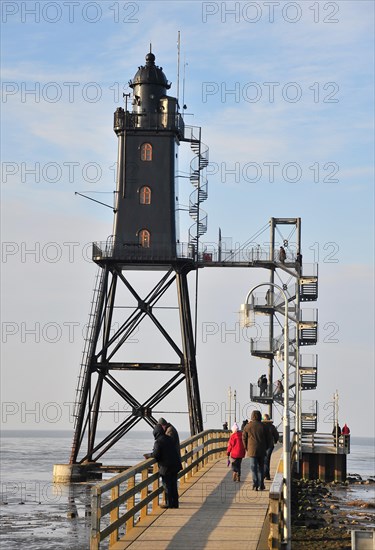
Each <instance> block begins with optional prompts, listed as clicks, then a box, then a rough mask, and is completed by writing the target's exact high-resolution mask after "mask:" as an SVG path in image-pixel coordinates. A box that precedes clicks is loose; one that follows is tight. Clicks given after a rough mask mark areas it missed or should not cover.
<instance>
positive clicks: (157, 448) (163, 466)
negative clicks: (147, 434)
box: [143, 424, 182, 508]
mask: <svg viewBox="0 0 375 550" xmlns="http://www.w3.org/2000/svg"><path fill="white" fill-rule="evenodd" d="M153 434H154V438H155V442H154V448H153V450H152V453H150V454H145V455H143V456H144V457H145V458H154V459H155V460H156V461H157V463H158V466H159V474H160V477H161V479H162V484H163V487H164V491H165V504H161V505H160V508H178V506H179V503H178V488H177V474H178V472H179V471H180V470H181V469H182V464H181V459H180V456H179V454H178V453H177V449H176V445H175V443H174V442H173V440H172V438H171V437H169V436H168V435H165V433H164V430H163V428H162V426H161V425H160V424H156V426H155V428H154V431H153Z"/></svg>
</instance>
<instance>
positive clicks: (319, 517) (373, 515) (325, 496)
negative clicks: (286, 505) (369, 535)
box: [292, 476, 375, 550]
mask: <svg viewBox="0 0 375 550" xmlns="http://www.w3.org/2000/svg"><path fill="white" fill-rule="evenodd" d="M358 478H359V476H355V477H353V478H352V479H351V481H347V482H345V483H323V482H320V481H306V480H299V481H295V482H293V489H292V547H294V548H298V550H299V549H301V550H305V549H306V550H307V549H315V548H316V549H324V550H334V549H339V548H340V549H342V550H351V530H352V529H371V530H372V529H374V528H375V483H374V481H373V480H366V481H362V480H360V479H358Z"/></svg>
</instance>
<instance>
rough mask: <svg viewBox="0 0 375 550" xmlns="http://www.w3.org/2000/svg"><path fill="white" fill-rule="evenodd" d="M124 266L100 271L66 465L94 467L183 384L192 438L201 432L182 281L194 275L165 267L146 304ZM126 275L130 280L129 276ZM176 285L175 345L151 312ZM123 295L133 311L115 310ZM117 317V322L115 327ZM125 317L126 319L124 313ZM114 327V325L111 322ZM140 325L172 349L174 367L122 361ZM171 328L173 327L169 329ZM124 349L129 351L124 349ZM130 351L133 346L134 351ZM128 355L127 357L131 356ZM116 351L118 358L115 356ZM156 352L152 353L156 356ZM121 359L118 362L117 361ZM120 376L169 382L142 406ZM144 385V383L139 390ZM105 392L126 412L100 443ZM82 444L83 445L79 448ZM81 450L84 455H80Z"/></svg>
mask: <svg viewBox="0 0 375 550" xmlns="http://www.w3.org/2000/svg"><path fill="white" fill-rule="evenodd" d="M126 269H127V266H124V264H120V263H112V262H111V263H110V262H108V263H105V264H104V265H102V266H101V267H100V268H99V270H100V271H99V274H98V279H97V285H96V289H95V291H94V298H93V307H92V311H91V314H90V318H91V321H90V323H89V327H88V335H87V340H86V348H85V351H84V356H83V360H82V364H81V373H80V378H79V382H78V387H77V398H76V403H75V413H74V414H75V417H76V426H75V432H74V438H73V446H72V452H71V457H70V464H78V463H79V464H82V463H85V462H95V461H97V460H98V459H99V458H100V457H101V456H103V455H104V454H105V453H106V452H107V451H108V450H109V449H110V448H111V447H113V445H115V443H117V442H118V441H119V440H120V439H121V438H122V437H123V436H124V435H125V434H126V433H127V432H128V431H129V430H131V429H132V428H134V427H135V426H136V425H137V424H138V422H140V421H141V420H142V419H143V420H145V421H146V422H147V423H148V424H149V425H150V426H151V427H153V426H154V425H155V424H156V423H157V420H156V419H155V418H154V416H153V410H154V409H155V407H156V406H157V405H158V404H159V403H160V402H161V401H162V400H163V399H164V398H165V397H167V396H168V395H169V394H170V393H171V392H172V391H173V390H174V389H175V388H177V387H178V386H179V385H180V384H181V383H182V382H183V381H185V383H186V392H187V407H188V411H187V412H188V414H189V420H190V431H191V434H192V435H193V434H196V433H198V432H200V431H202V430H203V421H202V412H201V402H200V395H199V386H198V376H197V367H196V355H195V342H194V334H193V328H192V322H191V312H190V303H189V291H188V283H187V275H188V273H189V271H191V270H192V269H195V267H194V264H193V263H191V262H176V263H175V264H173V265H170V266H168V267H167V270H166V272H164V273H163V275H162V276H161V278H160V280H159V281H158V282H157V284H155V286H154V287H153V288H152V290H151V291H150V292H149V293H148V295H147V296H146V297H145V298H142V297H141V296H140V295H139V294H138V292H137V291H136V289H135V287H134V285H133V284H131V283H130V282H129V279H128V277H127V274H128V273H130V271H128V272H127V270H126ZM131 273H133V274H134V271H132V272H131ZM173 285H175V288H176V291H177V298H178V304H176V306H175V308H174V309H178V311H179V321H180V334H181V342H179V343H178V344H177V343H176V341H175V339H174V338H172V336H171V335H170V334H169V332H168V331H167V329H166V328H165V327H164V326H163V324H162V323H161V322H160V320H159V319H158V318H157V316H156V314H155V313H154V311H153V308H155V309H156V307H155V306H156V304H157V303H158V301H159V300H160V299H161V298H162V297H163V295H164V294H165V293H166V292H167V291H168V289H169V288H171V287H172V286H173ZM124 289H125V291H126V292H127V294H128V295H129V293H130V296H132V298H133V301H134V300H135V302H136V305H135V306H133V307H131V308H130V309H129V308H128V306H124V305H119V303H118V300H116V298H118V297H119V295H120V292H123V291H124ZM119 312H120V318H121V321H120V322H118V319H119ZM129 312H130V313H129ZM115 314H116V317H117V322H116V323H114V317H115ZM145 319H149V320H151V321H152V323H153V325H154V328H155V329H156V332H159V333H161V334H162V336H163V337H164V340H165V341H166V342H167V343H168V344H169V346H170V347H171V348H172V350H173V352H174V353H175V355H176V362H174V363H169V362H159V363H156V362H155V363H154V362H153V363H145V362H134V361H133V362H126V361H124V360H123V355H124V352H125V351H127V350H125V349H124V344H126V343H129V339H130V338H131V337H132V335H134V334H135V332H136V330H137V329H138V327H139V325H140V323H142V321H144V320H145ZM173 328H174V327H173ZM128 349H129V348H128ZM133 349H134V345H133ZM133 349H132V351H133ZM120 350H121V353H119V352H120ZM157 352H158V350H153V355H156V354H157ZM120 356H121V357H120ZM119 371H133V372H139V373H141V372H144V371H165V372H170V374H171V376H170V378H169V379H168V380H167V381H166V382H164V383H163V385H161V386H160V387H158V388H156V389H155V391H154V393H153V394H152V395H151V396H150V397H149V398H147V399H145V400H138V399H137V398H136V397H135V396H134V395H132V394H131V393H130V391H129V390H128V389H127V388H126V387H125V385H124V384H123V383H121V382H120V381H119V380H118V377H117V376H116V375H117V374H118V373H119ZM142 385H144V377H143V379H142V380H141V381H140V384H139V387H142ZM106 387H109V388H110V389H111V390H113V392H115V395H116V396H117V397H119V398H120V400H122V402H123V403H124V404H126V406H127V407H129V410H127V411H126V415H125V417H124V418H122V419H121V421H120V422H119V423H118V424H117V425H116V427H115V428H114V429H112V430H111V431H109V433H108V434H107V435H106V436H105V437H104V438H103V439H100V438H98V437H97V436H98V433H97V432H98V423H99V417H100V414H101V413H103V411H102V410H101V401H102V395H103V391H104V389H106ZM84 442H85V445H83V444H84ZM83 449H85V450H83Z"/></svg>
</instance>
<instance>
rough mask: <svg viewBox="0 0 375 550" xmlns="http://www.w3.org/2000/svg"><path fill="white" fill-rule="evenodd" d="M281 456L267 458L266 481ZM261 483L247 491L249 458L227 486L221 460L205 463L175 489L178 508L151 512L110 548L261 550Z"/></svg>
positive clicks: (265, 496) (264, 527)
mask: <svg viewBox="0 0 375 550" xmlns="http://www.w3.org/2000/svg"><path fill="white" fill-rule="evenodd" d="M281 452H282V449H281V447H279V448H276V449H275V451H274V452H273V454H272V459H271V477H272V478H273V476H274V474H275V473H276V468H277V464H278V462H279V459H280V456H281ZM265 484H266V490H265V491H253V489H252V486H253V484H252V477H251V472H250V461H249V459H244V460H243V462H242V478H241V481H240V483H236V482H233V480H232V470H231V468H230V467H229V468H228V467H227V459H226V457H222V458H219V459H216V460H214V461H210V462H209V463H208V464H207V465H206V466H205V467H204V468H202V469H201V470H199V472H197V473H196V474H194V475H193V476H192V477H191V478H190V479H189V480H188V481H187V482H185V483H184V484H183V485H182V486H181V487H180V490H179V494H180V508H179V509H167V510H164V509H161V508H159V507H158V508H156V510H155V512H153V513H151V514H149V515H147V517H145V518H143V519H142V520H141V521H140V522H139V523H137V524H136V525H135V526H134V527H133V528H132V529H131V530H130V531H129V533H128V534H127V535H126V536H125V537H124V538H123V539H121V540H120V541H118V542H117V543H115V544H114V545H113V546H111V550H125V549H130V550H144V548H152V549H153V550H162V549H163V550H186V549H187V548H194V550H203V549H205V550H227V549H228V550H233V549H235V548H238V549H240V548H241V550H245V549H246V550H266V549H267V548H268V545H267V537H268V534H269V528H268V518H267V510H268V504H269V488H270V485H271V482H270V481H266V482H265Z"/></svg>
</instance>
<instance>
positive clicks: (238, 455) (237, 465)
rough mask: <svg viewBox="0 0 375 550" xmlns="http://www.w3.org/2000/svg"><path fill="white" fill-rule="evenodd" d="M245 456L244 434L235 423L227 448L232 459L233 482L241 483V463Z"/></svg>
mask: <svg viewBox="0 0 375 550" xmlns="http://www.w3.org/2000/svg"><path fill="white" fill-rule="evenodd" d="M245 454H246V451H245V447H244V446H243V441H242V432H241V430H240V428H239V426H238V424H237V422H235V423H234V424H233V426H232V435H231V436H230V438H229V441H228V447H227V455H228V457H229V456H230V458H231V459H232V471H233V481H241V463H242V459H243V457H244V456H245Z"/></svg>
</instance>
